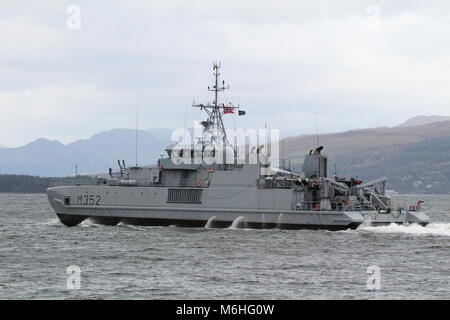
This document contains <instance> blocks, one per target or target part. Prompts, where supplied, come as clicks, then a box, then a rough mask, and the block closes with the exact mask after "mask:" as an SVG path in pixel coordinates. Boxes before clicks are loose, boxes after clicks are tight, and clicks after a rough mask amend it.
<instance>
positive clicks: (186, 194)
mask: <svg viewBox="0 0 450 320" xmlns="http://www.w3.org/2000/svg"><path fill="white" fill-rule="evenodd" d="M202 191H203V190H202V189H169V193H168V196H167V202H171V203H202Z"/></svg>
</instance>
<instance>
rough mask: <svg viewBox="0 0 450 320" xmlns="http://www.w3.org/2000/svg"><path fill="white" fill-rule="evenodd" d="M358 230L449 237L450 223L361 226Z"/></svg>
mask: <svg viewBox="0 0 450 320" xmlns="http://www.w3.org/2000/svg"><path fill="white" fill-rule="evenodd" d="M360 230H365V231H371V232H377V233H408V234H416V235H437V236H447V237H450V223H430V224H428V225H427V226H425V227H423V226H421V225H418V224H410V225H398V224H395V223H392V224H390V225H388V226H378V227H371V226H363V227H361V228H360Z"/></svg>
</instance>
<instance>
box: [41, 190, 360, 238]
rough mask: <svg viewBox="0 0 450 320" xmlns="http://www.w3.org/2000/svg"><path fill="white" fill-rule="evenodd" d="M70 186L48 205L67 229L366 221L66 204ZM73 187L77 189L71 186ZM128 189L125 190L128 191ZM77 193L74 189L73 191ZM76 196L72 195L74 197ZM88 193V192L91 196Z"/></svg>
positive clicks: (325, 214) (273, 212) (319, 225)
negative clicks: (84, 223) (89, 222)
mask: <svg viewBox="0 0 450 320" xmlns="http://www.w3.org/2000/svg"><path fill="white" fill-rule="evenodd" d="M72 188H73V187H56V188H51V189H49V191H48V198H49V201H50V204H51V206H52V207H53V209H54V211H55V212H56V214H57V215H58V217H59V219H60V221H61V222H62V223H63V224H65V225H66V226H76V225H78V224H80V223H81V222H82V221H84V220H85V219H88V218H90V219H92V220H93V221H94V222H95V223H99V224H105V225H116V224H118V223H120V222H122V223H124V224H134V225H150V226H171V225H173V226H178V227H205V226H206V227H208V228H229V227H236V228H249V229H271V228H279V229H312V230H317V229H326V230H333V231H337V230H347V229H356V228H357V227H358V226H359V225H360V224H362V223H363V222H364V221H365V219H364V218H363V216H362V215H361V213H360V212H357V211H348V212H346V211H301V210H287V209H279V210H278V209H263V208H257V209H253V208H222V207H221V208H213V207H205V206H202V205H192V204H191V205H189V206H188V205H186V206H183V205H180V206H174V205H171V204H166V205H164V206H162V205H157V206H150V205H142V203H140V204H139V203H138V204H133V205H117V204H114V205H112V204H105V205H73V204H71V205H67V204H65V203H64V195H65V194H71V192H72V191H73V190H74V189H72ZM74 188H76V187H74ZM127 189H128V188H127ZM75 190H76V189H75ZM76 192H77V191H75V193H72V194H76ZM90 194H91V193H90Z"/></svg>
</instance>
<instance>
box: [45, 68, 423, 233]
mask: <svg viewBox="0 0 450 320" xmlns="http://www.w3.org/2000/svg"><path fill="white" fill-rule="evenodd" d="M220 67H221V66H220V63H214V64H213V75H214V83H213V86H212V87H208V90H209V91H212V92H213V93H214V100H213V101H212V102H209V103H205V104H196V103H194V104H193V107H196V108H199V109H200V110H201V111H202V113H205V114H206V116H207V117H206V120H204V121H201V122H200V123H199V127H200V128H201V135H200V137H197V138H196V139H197V141H195V142H192V141H190V142H189V143H186V141H184V140H183V143H178V144H175V145H171V146H169V147H167V149H166V150H165V151H166V154H165V155H164V154H161V157H160V159H158V160H157V162H156V164H155V165H148V166H138V165H135V166H127V165H126V164H125V162H124V161H123V160H122V162H120V161H118V165H119V168H118V170H116V171H114V170H113V169H111V168H110V169H109V174H108V175H105V176H103V177H102V176H97V177H91V178H88V179H86V178H85V177H84V178H83V177H75V178H72V179H63V180H61V181H59V182H54V184H53V186H52V187H50V188H49V189H48V190H47V195H48V199H49V201H50V204H51V206H52V207H53V209H54V211H55V212H56V214H57V216H58V217H59V219H60V221H61V222H62V223H63V224H64V225H66V226H69V227H70V226H76V225H78V224H80V223H81V222H82V221H83V220H85V219H88V218H90V219H93V220H94V221H95V222H96V223H101V224H106V225H116V224H118V223H120V222H122V223H125V224H138V225H157V226H171V225H173V226H179V227H182V226H184V227H205V226H206V227H209V228H227V227H238V228H239V227H242V228H281V229H328V230H346V229H355V228H357V227H358V226H360V225H361V224H362V223H365V222H366V223H370V224H374V225H379V224H390V223H397V224H407V223H417V224H420V225H426V224H427V223H428V222H429V217H428V216H427V215H426V214H425V213H424V212H422V211H421V203H422V202H421V201H418V202H417V204H415V205H411V206H408V207H399V206H398V207H395V206H394V205H393V203H392V200H391V198H390V197H388V196H387V195H386V192H385V191H386V189H385V184H386V179H385V178H380V179H377V180H375V181H371V182H363V181H361V180H358V179H354V178H340V177H337V176H334V177H328V157H327V155H326V154H324V153H323V147H322V146H316V147H315V148H314V149H312V150H311V151H310V152H309V154H306V155H305V158H304V162H303V170H302V171H301V172H294V171H293V170H291V169H290V165H288V164H287V162H286V161H283V159H280V160H276V159H275V157H274V154H273V150H275V149H276V148H273V147H272V146H273V145H275V144H274V143H273V142H272V143H271V144H270V145H269V144H266V145H264V144H260V142H258V143H257V144H256V145H253V146H251V145H250V144H244V145H241V147H242V146H243V151H242V148H241V150H240V151H239V150H238V148H237V147H236V143H234V144H233V143H231V142H230V141H229V139H228V137H227V130H225V126H224V121H223V120H224V117H225V116H228V115H229V114H236V113H237V114H239V115H245V111H243V110H241V107H240V106H234V105H232V104H231V103H227V104H225V103H220V102H219V100H218V99H219V96H218V94H219V93H220V92H221V91H224V90H226V89H229V86H225V82H224V81H222V82H221V81H220V73H219V69H220ZM194 140H195V139H194ZM269 149H270V150H271V151H272V153H270V152H269ZM224 155H227V156H229V157H228V159H226V161H224V158H225V157H224ZM230 155H231V156H230ZM242 155H245V156H244V157H242ZM230 158H231V160H230ZM242 158H244V160H243V161H242ZM246 159H247V160H246ZM249 159H250V160H251V161H250V160H249Z"/></svg>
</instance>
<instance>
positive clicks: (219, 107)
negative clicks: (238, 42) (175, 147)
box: [192, 62, 239, 144]
mask: <svg viewBox="0 0 450 320" xmlns="http://www.w3.org/2000/svg"><path fill="white" fill-rule="evenodd" d="M220 67H221V64H220V62H213V71H214V73H213V75H214V85H213V86H212V88H211V87H208V90H209V91H212V92H214V101H213V102H212V103H207V104H196V103H195V102H194V103H193V104H192V106H193V107H196V108H200V109H201V110H205V112H206V113H207V114H208V119H207V120H206V121H202V122H201V125H202V126H203V128H204V131H203V143H211V144H215V143H224V144H230V143H229V142H228V140H227V134H226V131H225V127H224V125H223V119H222V116H223V114H228V113H234V110H235V109H239V106H238V107H235V106H233V105H232V104H231V103H229V104H228V105H225V104H224V103H222V104H220V103H219V101H218V95H219V92H221V91H225V90H226V89H229V88H230V86H228V85H227V86H225V81H224V80H222V83H220V72H219V69H220Z"/></svg>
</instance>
